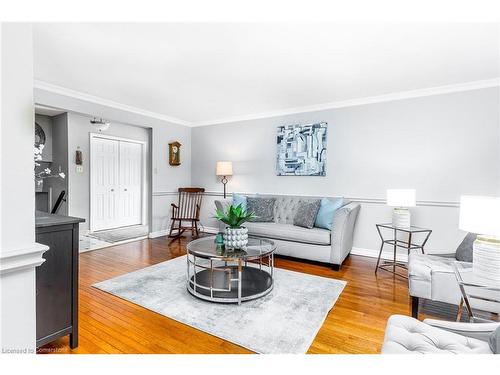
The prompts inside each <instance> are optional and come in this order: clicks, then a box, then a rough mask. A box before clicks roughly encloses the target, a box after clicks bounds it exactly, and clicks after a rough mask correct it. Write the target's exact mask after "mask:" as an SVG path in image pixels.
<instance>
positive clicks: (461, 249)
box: [455, 233, 477, 262]
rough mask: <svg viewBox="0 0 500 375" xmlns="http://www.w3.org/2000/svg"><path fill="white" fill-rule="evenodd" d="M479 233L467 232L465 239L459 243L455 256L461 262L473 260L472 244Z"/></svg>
mask: <svg viewBox="0 0 500 375" xmlns="http://www.w3.org/2000/svg"><path fill="white" fill-rule="evenodd" d="M476 237H477V234H475V233H467V235H466V236H465V238H464V239H463V241H462V242H461V243H460V245H458V247H457V251H456V252H455V258H456V259H457V260H459V261H460V262H472V245H473V244H474V241H475V240H476Z"/></svg>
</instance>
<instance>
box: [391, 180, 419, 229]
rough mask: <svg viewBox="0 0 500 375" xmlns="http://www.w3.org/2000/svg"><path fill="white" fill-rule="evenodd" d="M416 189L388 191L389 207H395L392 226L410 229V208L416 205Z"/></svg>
mask: <svg viewBox="0 0 500 375" xmlns="http://www.w3.org/2000/svg"><path fill="white" fill-rule="evenodd" d="M415 196H416V193H415V189H387V205H388V206H391V207H394V210H393V211H392V225H393V226H395V227H398V228H409V227H410V225H411V213H410V210H409V208H408V207H415V205H416V198H415Z"/></svg>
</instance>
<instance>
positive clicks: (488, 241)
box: [472, 235, 500, 281]
mask: <svg viewBox="0 0 500 375" xmlns="http://www.w3.org/2000/svg"><path fill="white" fill-rule="evenodd" d="M472 271H473V272H474V274H475V275H477V276H479V277H481V278H485V279H489V280H494V281H500V238H498V237H490V236H482V235H478V236H477V239H476V240H475V241H474V244H473V253H472Z"/></svg>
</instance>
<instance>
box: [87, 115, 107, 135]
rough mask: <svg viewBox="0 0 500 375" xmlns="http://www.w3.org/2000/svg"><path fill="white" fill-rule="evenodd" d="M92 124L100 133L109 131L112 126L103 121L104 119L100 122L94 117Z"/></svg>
mask: <svg viewBox="0 0 500 375" xmlns="http://www.w3.org/2000/svg"><path fill="white" fill-rule="evenodd" d="M90 123H91V124H92V125H94V126H95V127H96V128H97V130H98V131H100V132H102V131H104V130H108V129H109V126H110V123H109V121H105V120H103V119H102V117H101V118H99V120H98V119H97V118H96V117H94V118H93V119H92V120H90Z"/></svg>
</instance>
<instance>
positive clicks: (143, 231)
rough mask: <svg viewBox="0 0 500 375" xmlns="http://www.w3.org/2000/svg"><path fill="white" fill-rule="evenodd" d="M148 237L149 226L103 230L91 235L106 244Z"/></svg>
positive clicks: (90, 235)
mask: <svg viewBox="0 0 500 375" xmlns="http://www.w3.org/2000/svg"><path fill="white" fill-rule="evenodd" d="M147 235H148V227H147V226H142V225H141V226H133V227H125V228H117V229H111V230H103V231H100V232H93V233H89V234H88V236H89V237H93V238H97V239H99V240H101V241H106V242H120V241H125V240H130V239H132V238H138V237H144V236H147Z"/></svg>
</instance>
